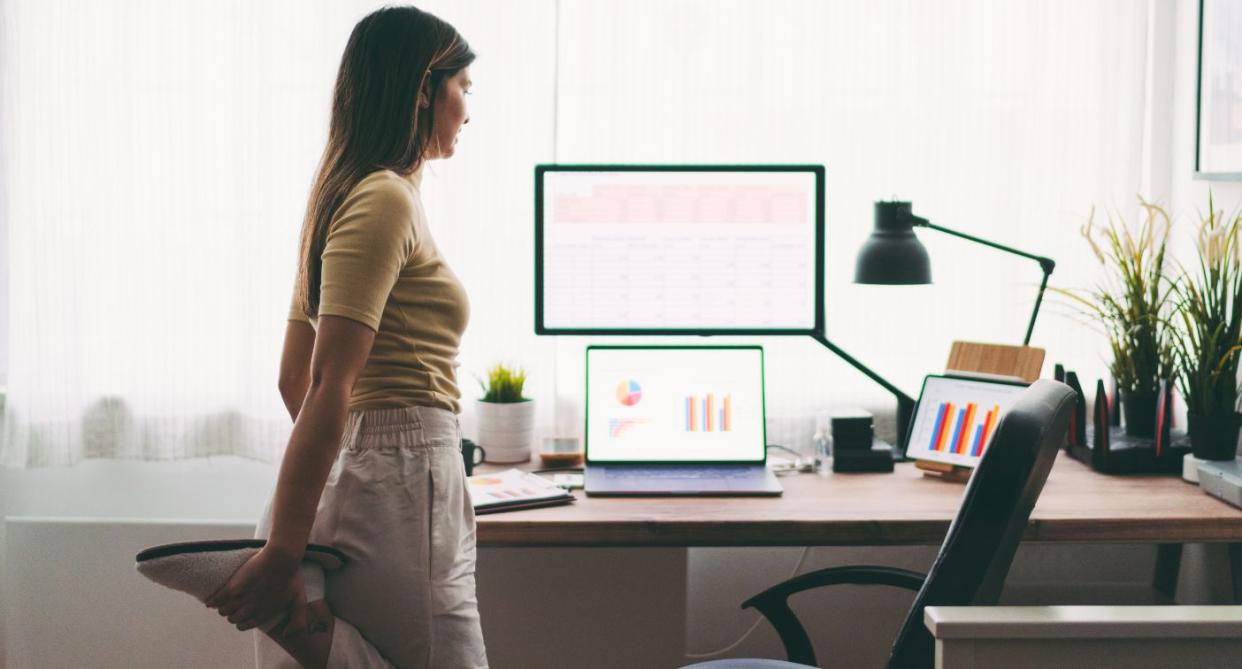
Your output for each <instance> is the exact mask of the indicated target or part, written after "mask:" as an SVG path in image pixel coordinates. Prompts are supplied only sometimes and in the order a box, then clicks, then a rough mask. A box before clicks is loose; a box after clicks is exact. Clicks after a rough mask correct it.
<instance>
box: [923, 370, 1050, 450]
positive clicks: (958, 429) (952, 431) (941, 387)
mask: <svg viewBox="0 0 1242 669" xmlns="http://www.w3.org/2000/svg"><path fill="white" fill-rule="evenodd" d="M1026 387H1027V384H1025V383H1022V382H1020V381H1007V380H994V379H981V378H973V377H966V376H951V375H938V374H932V375H929V376H928V377H927V378H926V379H923V390H922V391H921V392H920V393H919V402H918V404H917V405H916V406H915V408H914V420H913V421H911V423H910V437H909V439H908V440H907V447H906V455H907V456H908V457H910V458H913V459H915V460H931V461H933V462H943V463H946V464H950V465H957V466H961V467H974V466H975V465H976V464H978V463H979V458H981V457H982V456H983V454H984V453H986V452H987V450H988V445H989V444H990V443H991V441H992V437H993V436H995V434H996V427H997V426H998V425H999V424H1000V421H1001V418H1003V417H1004V416H1005V412H1007V411H1009V409H1010V407H1012V406H1013V404H1014V402H1016V401H1017V399H1018V395H1020V394H1021V393H1022V391H1023V390H1025V389H1026Z"/></svg>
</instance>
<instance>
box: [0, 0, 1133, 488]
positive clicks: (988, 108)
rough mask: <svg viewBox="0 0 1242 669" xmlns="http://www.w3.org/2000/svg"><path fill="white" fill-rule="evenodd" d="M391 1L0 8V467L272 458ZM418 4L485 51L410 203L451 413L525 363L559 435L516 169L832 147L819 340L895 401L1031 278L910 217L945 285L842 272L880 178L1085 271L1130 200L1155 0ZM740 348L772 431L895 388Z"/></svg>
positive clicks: (575, 352)
mask: <svg viewBox="0 0 1242 669" xmlns="http://www.w3.org/2000/svg"><path fill="white" fill-rule="evenodd" d="M380 4H381V3H378V2H376V3H370V2H353V3H342V2H327V1H324V2H306V1H297V2H293V1H291V0H290V1H287V2H248V1H247V2H243V1H241V0H235V1H232V2H206V1H201V2H190V1H188V0H178V1H172V2H144V3H135V2H128V1H123V0H111V1H109V0H103V1H100V2H90V3H81V2H72V1H69V0H5V1H4V2H3V3H0V10H2V11H3V18H2V26H3V27H2V31H3V32H2V33H0V105H2V107H0V110H2V113H0V139H2V141H0V169H3V171H2V172H0V178H2V179H3V181H4V183H3V185H2V186H0V193H7V194H8V199H7V202H6V203H5V206H4V209H3V217H4V219H5V220H6V221H7V224H8V232H9V247H8V249H9V254H8V264H7V269H8V271H9V281H10V283H9V291H8V296H9V305H10V319H9V332H8V335H9V347H8V348H9V351H11V352H12V354H11V356H10V368H11V371H10V374H9V386H10V398H9V402H8V405H9V406H8V420H7V423H6V425H7V430H6V440H5V445H4V449H3V452H2V453H0V456H2V457H0V462H4V463H8V464H16V465H27V464H68V463H71V462H75V461H77V460H79V459H81V458H84V457H133V458H150V459H166V458H182V457H194V456H201V455H206V454H224V453H229V454H239V455H244V456H249V457H256V458H261V459H273V458H275V457H278V456H279V453H280V451H281V449H282V448H283V446H284V441H285V439H286V438H287V435H288V428H289V419H288V416H287V415H285V413H284V408H283V405H282V404H281V402H280V398H279V396H278V394H277V392H276V389H275V385H276V371H277V365H278V360H279V353H280V343H281V339H282V333H283V329H284V327H285V323H284V314H285V310H286V308H287V305H288V300H289V295H290V291H291V289H292V285H293V277H294V270H295V267H294V262H295V251H296V241H297V234H298V228H299V226H300V222H301V217H302V210H303V206H304V203H305V197H306V192H307V189H308V187H309V184H310V180H311V177H312V172H313V170H314V167H315V163H316V161H317V159H318V155H319V152H320V151H321V149H322V146H323V140H324V137H325V133H326V126H327V112H328V105H329V101H330V93H331V85H332V80H333V77H334V76H335V71H336V66H337V63H338V61H339V58H340V54H341V50H342V48H343V46H344V43H345V39H346V37H347V36H348V33H349V30H350V29H351V28H352V26H353V24H354V23H355V22H356V21H357V19H358V18H360V17H361V16H362V15H364V14H365V13H366V12H367V11H370V10H371V9H372V8H374V7H376V6H379V5H380ZM418 4H419V6H420V7H423V8H425V9H427V10H429V11H432V12H433V13H437V14H439V15H441V16H442V17H444V18H445V19H447V20H449V21H450V22H452V23H454V24H455V25H456V26H457V27H458V28H459V29H460V30H461V32H462V33H463V34H464V35H465V37H466V38H467V39H468V40H470V42H471V45H472V46H473V47H474V49H475V50H476V51H477V52H478V53H479V55H480V59H479V61H478V62H477V63H476V64H475V65H474V66H473V67H472V71H473V79H474V80H475V82H476V86H475V89H474V90H475V95H474V96H473V97H472V98H470V103H471V114H472V121H471V123H470V125H469V126H467V128H466V131H465V133H464V134H463V139H462V141H461V143H460V145H459V148H458V156H457V157H455V158H454V159H453V160H451V161H449V162H444V163H433V164H432V166H431V168H430V169H429V173H428V176H427V179H426V181H425V187H424V193H423V197H424V202H425V204H426V208H427V210H428V212H429V215H430V217H431V226H432V231H433V233H434V234H435V236H436V240H437V242H438V244H439V246H440V248H441V249H442V251H443V252H444V253H445V255H446V256H447V258H448V260H449V262H450V264H452V266H453V267H454V269H455V270H456V272H457V273H458V274H459V275H460V276H461V277H462V280H463V282H464V283H465V284H466V288H467V290H468V292H469V294H470V297H471V302H472V321H471V325H470V328H469V329H468V331H467V333H466V337H465V339H464V341H463V346H462V356H461V362H462V367H461V369H460V370H459V377H460V378H459V385H460V386H461V387H462V389H463V392H464V393H465V400H467V401H466V402H465V403H464V405H465V407H466V412H467V413H466V415H465V416H464V419H465V424H466V427H467V434H469V433H470V431H471V429H472V422H473V417H472V415H471V413H470V412H471V406H470V402H469V400H470V399H472V398H473V397H474V396H476V395H475V393H476V392H477V389H478V385H477V383H476V381H475V378H474V376H475V375H476V374H481V373H482V372H483V370H484V369H485V368H486V367H487V366H488V365H489V364H491V363H493V362H496V361H502V360H503V361H510V362H515V363H518V364H522V365H524V366H526V367H527V368H528V369H530V370H531V372H532V374H531V381H530V383H531V393H532V394H533V395H534V396H535V397H536V399H537V400H538V401H539V406H540V417H539V421H540V426H541V431H548V432H551V431H558V432H570V433H575V432H577V431H580V429H581V423H580V421H579V418H580V410H581V390H582V389H581V384H582V378H583V377H582V374H581V364H582V363H581V357H582V345H583V344H585V343H586V341H585V340H583V339H581V338H565V339H561V340H552V339H548V338H536V337H535V336H534V335H533V334H532V332H533V327H532V320H533V319H532V311H533V307H532V299H533V298H532V287H533V278H532V276H531V273H532V270H533V268H532V252H533V251H532V238H533V228H532V226H533V223H532V218H533V217H532V206H533V203H532V185H531V184H532V166H533V165H534V164H535V163H538V162H547V161H552V160H559V161H562V162H570V161H584V162H676V163H685V162H822V163H824V164H825V165H826V166H827V174H828V180H827V183H828V203H827V206H828V208H827V212H828V217H827V224H828V235H827V257H828V286H827V290H826V294H827V300H828V303H827V314H828V332H829V336H830V337H831V338H833V339H834V340H835V341H836V342H837V343H839V344H840V345H842V346H843V347H845V348H846V349H847V350H849V351H850V352H851V353H853V354H854V355H856V356H857V357H859V358H860V359H862V360H864V361H865V362H867V363H868V364H869V365H872V366H873V367H874V368H875V369H876V370H877V371H879V372H880V373H881V374H883V375H885V376H887V377H889V378H891V379H893V380H894V381H895V382H897V383H898V384H900V385H902V386H903V387H905V388H906V389H907V391H909V392H914V391H916V390H917V387H918V379H919V377H921V375H922V374H923V373H925V372H929V371H935V370H938V369H940V368H942V367H943V364H944V359H945V358H946V357H947V353H948V345H949V342H950V341H952V340H953V339H959V338H962V339H974V340H981V341H995V342H1012V343H1017V342H1019V341H1020V339H1021V336H1022V334H1023V331H1024V328H1025V324H1026V317H1027V314H1028V313H1029V309H1030V305H1031V300H1033V297H1034V290H1035V287H1036V284H1037V281H1038V278H1039V270H1038V267H1036V266H1035V265H1034V264H1033V263H1028V262H1027V261H1024V260H1022V259H1020V258H1015V257H1010V256H1007V255H1003V254H998V253H996V252H993V251H990V250H988V249H982V248H976V247H974V246H972V245H969V244H967V243H965V242H962V241H960V240H955V239H950V238H945V237H942V236H936V235H935V234H933V233H925V234H923V235H922V239H923V240H924V243H925V244H926V245H927V246H928V250H929V252H930V253H931V255H932V260H933V271H934V273H935V280H936V284H935V285H934V286H931V287H924V288H873V287H858V286H853V285H852V284H851V283H850V279H851V275H852V269H853V256H854V253H855V252H856V250H857V248H858V246H859V245H860V244H861V243H862V241H863V239H864V238H865V236H866V234H867V233H868V232H869V231H870V227H871V206H872V203H873V202H874V201H875V200H878V199H885V198H892V197H898V198H902V199H909V200H912V201H913V202H914V205H915V211H916V212H918V213H920V214H921V215H923V216H926V217H928V218H930V219H932V220H933V221H934V222H937V223H940V224H943V225H946V226H948V227H952V228H957V229H961V230H963V231H966V232H970V233H974V234H977V235H980V236H983V237H988V238H992V239H996V240H997V241H1000V242H1003V243H1008V244H1011V245H1014V246H1017V247H1019V248H1023V249H1027V250H1030V251H1033V252H1036V253H1041V254H1044V255H1049V256H1051V257H1053V258H1056V259H1057V260H1058V263H1059V265H1058V270H1057V273H1056V274H1055V275H1054V283H1055V284H1058V285H1070V286H1076V285H1085V284H1087V283H1088V282H1089V281H1090V280H1091V278H1092V277H1093V276H1095V272H1096V267H1095V266H1094V261H1093V260H1092V259H1091V256H1090V254H1089V253H1088V252H1087V250H1086V248H1085V245H1084V244H1083V243H1082V242H1081V240H1080V239H1079V237H1078V236H1077V229H1078V226H1079V225H1080V224H1081V223H1082V220H1083V217H1084V216H1085V215H1086V213H1087V211H1088V210H1089V208H1090V206H1091V205H1092V204H1093V203H1094V204H1101V205H1111V206H1116V207H1122V208H1129V207H1130V204H1131V202H1132V198H1133V195H1134V193H1135V192H1136V189H1137V188H1138V183H1139V179H1140V168H1141V165H1140V162H1141V155H1142V146H1141V145H1142V132H1141V130H1142V126H1143V118H1144V108H1143V89H1142V86H1143V82H1144V70H1143V65H1144V63H1145V60H1146V55H1145V35H1146V30H1147V25H1146V17H1147V11H1148V10H1147V3H1142V2H1131V1H1129V0H1105V1H1102V2H1093V3H1080V2H1069V1H1061V2H1046V1H1036V0H1029V1H1026V2H1018V3H993V2H986V1H984V0H971V1H965V0H936V1H934V2H933V1H924V2H874V1H864V0H858V1H852V2H831V3H825V2H818V1H816V0H805V1H786V2H771V1H766V0H747V1H741V0H738V1H730V2H705V1H704V2H690V1H686V0H674V1H659V2H657V1H654V0H640V1H628V0H627V1H625V2H621V1H619V0H615V1H614V0H608V1H605V0H598V1H587V0H573V1H569V2H557V1H556V0H540V1H529V2H520V3H511V2H488V1H484V0H477V1H470V2H448V1H444V2H434V3H418ZM1056 311H1057V309H1056V307H1055V306H1049V307H1045V312H1044V314H1043V316H1042V318H1041V319H1040V322H1039V325H1037V327H1036V331H1035V342H1034V343H1036V344H1038V345H1043V346H1046V347H1047V348H1049V356H1050V359H1051V360H1060V361H1064V362H1067V363H1069V364H1070V365H1071V366H1074V367H1077V368H1078V369H1080V370H1082V371H1083V372H1084V378H1086V379H1091V378H1094V376H1098V375H1099V374H1100V373H1102V371H1103V366H1102V357H1101V356H1102V352H1103V350H1104V346H1103V340H1102V339H1101V338H1100V337H1099V336H1097V335H1094V334H1092V333H1090V332H1089V331H1088V330H1087V329H1085V328H1083V327H1081V326H1079V325H1077V324H1075V323H1073V322H1072V321H1071V320H1069V319H1067V318H1064V317H1062V316H1058V315H1057V314H1056V313H1055V312H1056ZM1062 311H1064V309H1062ZM761 343H764V344H766V345H768V347H769V355H768V356H767V360H768V362H769V374H768V380H769V384H768V397H769V404H770V411H769V415H770V416H771V417H772V419H771V420H772V421H773V422H774V424H773V425H772V426H771V427H772V428H774V429H772V430H771V433H772V434H775V435H778V436H780V435H787V436H789V437H790V440H793V439H802V438H804V437H809V432H808V431H807V429H805V428H806V427H807V426H806V417H807V416H808V415H810V414H811V413H812V412H813V411H815V410H816V409H821V408H826V407H829V406H834V405H840V404H842V403H849V404H868V405H877V406H882V405H885V404H886V403H887V402H888V398H887V397H886V396H885V394H884V392H883V391H882V390H880V389H879V388H877V387H875V386H874V385H873V384H871V382H870V381H868V380H867V379H865V378H864V377H862V376H860V375H858V374H857V373H856V372H854V371H852V370H851V369H850V368H848V367H847V366H845V365H844V364H843V363H841V362H840V361H838V360H836V359H835V358H833V356H832V355H831V354H830V353H828V352H827V351H824V350H822V349H820V348H819V347H818V346H817V345H815V344H814V343H813V342H809V341H805V340H786V339H780V340H768V341H763V342H761ZM780 439H783V436H780ZM788 441H789V440H786V442H787V443H788Z"/></svg>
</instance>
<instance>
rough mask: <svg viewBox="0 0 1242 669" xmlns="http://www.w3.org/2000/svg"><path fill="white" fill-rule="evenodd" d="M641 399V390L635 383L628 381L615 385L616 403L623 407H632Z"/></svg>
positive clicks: (631, 380)
mask: <svg viewBox="0 0 1242 669" xmlns="http://www.w3.org/2000/svg"><path fill="white" fill-rule="evenodd" d="M642 398H643V389H642V386H640V385H638V382H637V381H635V380H633V379H629V380H627V381H622V382H621V383H619V384H617V401H618V402H620V403H622V404H624V405H625V406H627V407H632V406H634V405H635V404H638V401H639V400H641V399H642Z"/></svg>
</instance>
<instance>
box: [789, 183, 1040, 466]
mask: <svg viewBox="0 0 1242 669" xmlns="http://www.w3.org/2000/svg"><path fill="white" fill-rule="evenodd" d="M915 226H919V227H924V228H931V229H932V230H939V231H940V232H943V233H946V234H950V235H953V236H954V237H961V238H962V239H966V240H969V241H972V242H975V243H978V244H983V245H984V246H990V247H992V248H994V249H997V250H1000V251H1005V252H1006V253H1012V254H1014V255H1019V256H1022V257H1023V258H1030V259H1031V260H1034V261H1036V262H1038V263H1039V266H1040V268H1041V269H1043V271H1044V278H1043V281H1041V282H1040V284H1039V293H1038V294H1037V295H1036V297H1035V309H1034V310H1033V311H1031V321H1030V323H1029V324H1028V325H1027V327H1026V337H1025V338H1024V339H1023V340H1022V345H1023V346H1026V345H1028V344H1030V343H1031V332H1032V331H1033V330H1034V329H1035V318H1036V317H1037V316H1038V315H1039V307H1040V304H1042V303H1043V301H1044V290H1045V289H1046V288H1047V287H1048V277H1049V276H1050V275H1051V274H1052V270H1053V269H1054V268H1055V267H1056V265H1057V264H1056V262H1055V261H1053V260H1052V259H1051V258H1045V257H1043V256H1037V255H1034V254H1032V253H1027V252H1025V251H1019V250H1018V249H1015V248H1011V247H1008V246H1005V245H1003V244H997V243H996V242H990V241H988V240H986V239H980V238H978V237H974V236H972V235H968V234H965V233H962V232H957V231H956V230H950V229H948V228H943V227H940V226H939V225H935V224H933V223H930V222H929V221H928V220H927V219H925V218H921V217H919V216H915V215H914V214H913V213H911V211H910V203H909V202H876V203H875V230H874V231H873V232H872V233H871V236H870V237H869V238H868V239H867V241H866V243H864V244H863V247H862V249H861V250H860V251H859V252H858V263H857V265H855V269H854V283H864V284H885V285H912V284H926V283H931V262H930V261H929V260H928V258H927V249H925V248H923V244H922V242H920V241H919V238H918V237H916V236H915V235H914V227H915ZM812 336H813V337H814V338H815V340H816V341H818V342H819V343H821V344H823V345H824V346H825V347H827V348H828V349H829V350H831V351H832V352H833V353H836V354H837V355H838V356H840V357H841V358H842V359H844V360H845V361H846V362H848V363H850V364H851V365H853V366H854V367H855V368H856V369H858V370H859V371H860V372H862V373H863V374H866V375H867V376H868V377H869V378H870V379H871V380H872V381H875V382H876V383H878V384H880V385H881V386H883V387H884V389H885V390H887V391H889V392H890V393H892V394H893V395H894V396H895V397H896V398H897V452H898V454H900V455H902V456H904V455H905V452H906V436H907V435H906V433H907V432H909V427H910V420H911V418H912V414H913V413H914V398H912V397H910V396H909V395H907V394H905V393H904V392H902V391H901V390H900V389H899V388H897V386H894V385H893V384H892V383H890V382H889V381H887V380H886V379H884V378H883V377H881V376H880V375H879V374H876V373H875V372H874V371H872V370H871V369H869V368H868V367H867V366H866V365H864V364H862V363H861V362H859V361H858V360H856V359H854V358H853V357H852V356H850V355H849V354H847V353H846V352H845V351H842V350H841V349H840V348H838V347H837V346H836V345H835V344H833V343H832V342H830V341H828V339H827V337H825V336H824V335H823V333H817V334H815V335H812Z"/></svg>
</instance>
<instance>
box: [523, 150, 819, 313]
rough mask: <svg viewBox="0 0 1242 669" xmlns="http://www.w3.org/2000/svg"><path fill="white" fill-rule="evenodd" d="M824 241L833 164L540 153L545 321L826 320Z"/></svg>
mask: <svg viewBox="0 0 1242 669" xmlns="http://www.w3.org/2000/svg"><path fill="white" fill-rule="evenodd" d="M823 247H824V167H823V165H675V166H674V165H539V166H536V168H535V332H536V334H589V335H604V334H630V335H642V334H652V335H668V334H739V335H741V334H745V335H750V334H753V335H774V334H781V335H808V334H812V333H814V332H822V331H823V324H824V300H823V285H824V248H823Z"/></svg>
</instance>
